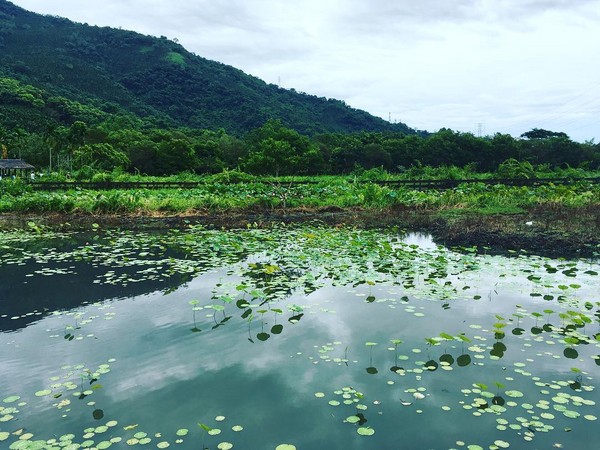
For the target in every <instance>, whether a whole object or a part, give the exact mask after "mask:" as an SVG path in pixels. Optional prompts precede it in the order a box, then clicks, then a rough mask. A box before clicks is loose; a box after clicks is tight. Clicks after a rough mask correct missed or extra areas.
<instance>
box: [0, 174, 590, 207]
mask: <svg viewBox="0 0 600 450" xmlns="http://www.w3.org/2000/svg"><path fill="white" fill-rule="evenodd" d="M247 177H248V179H246V180H244V176H243V175H242V174H240V173H237V172H233V173H231V172H224V173H223V174H217V175H213V176H209V177H205V178H204V179H203V181H204V184H199V185H198V186H197V187H195V188H191V189H130V190H108V191H94V190H81V189H76V190H75V189H73V190H70V191H67V192H40V191H33V190H32V189H31V186H30V185H27V184H26V183H23V182H21V181H19V180H16V181H14V182H13V181H12V180H5V181H2V182H1V183H0V186H1V187H2V190H0V193H1V195H0V212H47V211H54V212H63V213H70V212H80V213H132V212H137V213H151V212H162V213H188V214H190V213H194V212H196V213H197V212H199V211H206V210H211V211H219V210H221V211H222V210H229V211H235V210H247V209H257V208H258V209H261V210H264V209H267V210H270V209H282V210H284V211H285V210H286V209H290V208H310V209H316V208H323V207H338V208H369V209H399V208H400V209H406V208H409V209H415V210H430V211H431V210H437V211H448V212H449V211H458V212H461V213H464V212H468V211H477V212H482V213H487V214H490V213H515V212H523V211H525V210H528V209H532V208H536V207H543V206H546V207H556V206H560V207H567V208H582V207H591V206H595V205H599V204H600V186H599V185H590V184H589V183H586V182H580V183H575V184H571V185H553V184H550V185H545V186H537V187H512V186H505V185H486V184H483V183H471V184H466V183H463V184H460V185H459V186H458V187H456V188H454V189H447V190H441V191H439V190H428V191H419V190H415V189H409V188H404V187H394V186H381V185H378V184H376V183H373V182H371V181H369V180H364V181H361V180H360V179H358V178H357V177H331V176H330V177H313V178H312V179H311V180H312V181H313V183H310V184H290V183H286V181H285V178H284V179H268V178H267V179H260V178H253V177H251V176H247ZM115 178H117V179H118V178H119V177H118V176H116V177H115ZM96 179H98V180H102V179H104V178H100V177H96ZM196 179H198V178H196ZM231 180H234V181H236V182H234V183H231V182H230V181H231Z"/></svg>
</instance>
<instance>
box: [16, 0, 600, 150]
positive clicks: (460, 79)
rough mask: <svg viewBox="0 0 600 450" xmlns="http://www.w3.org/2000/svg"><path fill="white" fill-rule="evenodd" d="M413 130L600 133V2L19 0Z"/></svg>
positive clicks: (587, 136) (582, 137)
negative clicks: (172, 46) (152, 39)
mask: <svg viewBox="0 0 600 450" xmlns="http://www.w3.org/2000/svg"><path fill="white" fill-rule="evenodd" d="M12 2H13V3H15V4H16V5H18V6H21V7H23V8H25V9H28V10H30V11H35V12H39V13H43V14H50V15H57V16H62V17H67V18H69V19H71V20H73V21H76V22H83V23H88V24H90V25H99V26H111V27H121V28H123V29H127V30H133V31H137V32H140V33H143V34H149V35H152V36H166V37H168V38H170V39H177V40H178V41H179V43H181V44H182V45H183V46H184V47H185V48H186V49H187V50H189V51H191V52H194V53H196V54H198V55H200V56H203V57H205V58H209V59H213V60H217V61H220V62H223V63H225V64H229V65H232V66H234V67H237V68H239V69H241V70H243V71H244V72H246V73H248V74H251V75H254V76H257V77H259V78H261V79H263V80H264V81H266V82H267V83H273V84H279V85H280V86H281V87H283V88H294V89H296V90H297V91H300V92H306V93H309V94H313V95H317V96H320V97H328V98H337V99H340V100H344V101H345V102H346V103H348V104H349V105H350V106H352V107H355V108H359V109H364V110H366V111H368V112H370V113H371V114H373V115H376V116H380V117H382V118H384V119H386V120H391V121H392V122H395V121H398V122H404V123H406V124H407V125H408V126H410V127H412V128H415V129H421V130H427V131H432V132H434V131H437V130H439V129H440V128H451V129H453V130H456V131H461V132H471V133H473V134H475V135H482V136H483V135H493V134H495V133H509V134H512V135H513V136H519V135H520V134H522V133H524V132H526V131H529V130H531V129H533V128H543V129H547V130H552V131H563V132H565V133H567V134H568V135H569V136H570V137H571V138H572V139H574V140H577V141H580V142H584V141H590V140H593V139H594V140H595V142H596V143H597V142H599V141H600V45H599V44H598V43H599V42H600V25H598V24H599V23H600V0H395V1H392V0H294V1H285V0H228V1H226V0H168V1H167V0H103V1H102V2H92V1H90V0H52V1H49V0H12Z"/></svg>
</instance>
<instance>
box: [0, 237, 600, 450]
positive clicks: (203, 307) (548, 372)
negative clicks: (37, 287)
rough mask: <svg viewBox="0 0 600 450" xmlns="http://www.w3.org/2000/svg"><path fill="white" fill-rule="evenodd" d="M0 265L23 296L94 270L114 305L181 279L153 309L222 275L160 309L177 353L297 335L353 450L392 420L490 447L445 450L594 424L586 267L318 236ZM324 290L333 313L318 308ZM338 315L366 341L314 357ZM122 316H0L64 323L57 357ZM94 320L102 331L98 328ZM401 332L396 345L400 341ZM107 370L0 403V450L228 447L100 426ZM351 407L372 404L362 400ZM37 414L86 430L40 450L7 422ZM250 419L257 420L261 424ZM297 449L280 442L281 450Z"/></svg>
mask: <svg viewBox="0 0 600 450" xmlns="http://www.w3.org/2000/svg"><path fill="white" fill-rule="evenodd" d="M0 256H1V258H0V270H1V269H2V268H7V267H11V268H17V269H18V268H20V267H27V268H28V270H29V271H30V272H29V273H27V274H26V275H25V276H24V280H27V282H29V281H31V282H33V281H34V280H36V279H38V278H40V277H44V278H46V277H58V278H61V279H62V277H64V279H68V278H69V277H73V276H77V274H78V270H79V267H80V266H78V264H79V263H81V264H85V265H89V266H91V267H93V268H95V269H97V271H96V272H94V274H95V278H94V279H93V280H92V283H94V284H97V285H100V286H111V287H112V286H117V287H120V288H123V289H124V288H126V287H130V286H132V285H136V284H139V283H144V282H149V281H151V282H160V283H166V282H167V281H169V280H171V281H172V280H173V279H176V283H174V285H171V286H170V287H169V288H164V293H165V294H169V293H170V292H171V291H172V290H180V293H181V292H185V290H186V288H187V286H186V283H188V282H189V281H191V280H193V279H194V278H196V277H198V276H199V275H200V274H205V273H208V272H210V271H214V270H215V269H219V273H220V274H223V273H225V274H226V276H223V277H221V279H220V280H219V281H218V282H217V283H216V284H215V285H213V286H203V288H202V291H203V292H205V294H202V296H197V297H192V296H190V297H187V298H185V300H184V301H182V303H184V304H183V305H170V306H172V307H173V308H178V307H180V306H182V307H183V308H185V310H186V314H189V315H188V316H187V320H186V321H184V323H182V324H179V325H180V328H181V330H182V333H183V332H185V335H184V336H182V337H181V339H190V340H194V342H198V347H200V348H204V347H203V345H204V344H205V343H206V342H210V341H203V339H207V338H206V336H207V335H209V334H210V333H213V334H214V335H218V333H221V332H223V331H224V330H225V331H226V332H227V333H229V334H227V336H228V339H229V340H230V342H228V344H229V345H230V347H231V348H236V347H238V346H239V348H240V349H242V350H240V351H243V349H244V348H246V347H244V345H247V346H250V345H252V347H253V348H256V347H259V346H260V348H264V349H265V353H266V354H268V352H270V351H274V352H276V351H279V350H278V347H277V346H278V345H280V344H283V343H285V342H287V340H288V339H291V336H293V337H294V339H297V340H298V342H297V344H296V345H295V347H294V348H295V350H294V351H295V353H294V354H293V355H292V356H294V359H293V361H294V363H296V361H298V360H299V362H298V364H304V365H305V366H307V367H308V369H307V370H311V371H315V373H320V372H321V371H322V372H323V373H326V374H327V375H326V376H325V377H324V378H325V382H323V381H320V383H323V384H322V385H320V386H315V391H317V390H318V391H317V392H316V393H315V394H314V396H315V397H316V401H317V402H318V403H317V404H318V405H319V406H318V407H320V408H324V409H325V410H327V411H329V410H332V411H334V414H333V415H334V416H335V417H334V418H333V419H332V420H333V421H334V422H335V423H336V424H337V426H342V427H344V429H347V430H348V432H349V433H350V434H352V435H353V437H355V438H357V439H362V438H359V437H357V436H356V434H358V435H360V436H365V437H369V439H371V440H372V442H376V440H377V438H378V436H381V435H384V434H386V433H394V430H390V429H385V428H382V427H377V430H375V426H374V425H373V424H374V422H375V421H374V420H373V417H378V416H379V415H384V416H385V415H386V414H388V413H392V414H389V415H390V416H391V415H400V416H398V417H402V416H401V415H403V414H406V415H411V417H412V416H414V417H421V416H415V413H416V414H419V415H420V414H423V415H427V414H434V413H440V414H448V412H449V411H452V413H451V414H453V415H454V414H456V415H460V416H461V417H463V418H464V423H465V424H467V425H466V426H467V427H479V426H484V425H483V424H486V423H489V422H490V421H492V423H493V427H495V428H493V433H492V434H493V436H494V438H493V439H492V440H491V441H490V442H486V443H473V444H468V443H467V442H468V441H469V439H467V437H468V436H470V432H469V431H468V430H465V431H464V433H465V436H463V437H461V439H460V440H458V441H455V442H453V444H452V445H454V446H458V447H465V448H472V449H477V448H507V447H509V446H513V447H516V448H520V447H519V445H521V444H523V445H525V444H524V443H523V441H525V442H529V441H533V440H535V439H536V438H537V437H538V436H540V435H545V434H547V433H557V432H558V431H559V430H560V431H564V430H565V428H566V427H568V426H569V425H568V424H569V423H591V422H594V421H596V420H597V415H598V414H597V411H596V408H597V405H596V401H597V399H598V397H597V395H598V394H597V391H596V389H597V373H596V372H595V370H596V369H597V370H600V368H598V366H600V333H599V329H598V323H599V321H600V299H599V298H598V293H597V289H596V288H594V286H597V285H598V272H600V270H599V266H598V263H597V262H596V261H583V260H581V261H559V260H550V259H547V258H540V257H535V256H530V255H523V254H518V253H514V254H513V255H512V256H511V257H501V256H490V255H486V254H481V253H478V252H477V250H476V249H473V248H461V249H458V251H453V250H449V249H447V248H443V247H428V248H421V247H419V246H417V245H414V244H406V243H405V242H403V241H402V234H401V233H399V232H397V231H395V230H392V231H389V230H388V231H382V230H356V229H349V228H343V227H342V228H336V229H333V228H327V227H322V226H318V225H314V226H312V225H311V226H303V227H283V226H282V227H276V228H274V229H258V228H252V227H250V228H248V229H246V230H236V231H218V230H207V229H204V228H202V227H190V228H189V229H188V230H179V231H178V230H173V231H171V232H168V233H164V234H152V233H132V232H123V231H116V230H109V231H107V232H103V233H100V232H99V231H98V230H93V232H92V233H88V234H85V235H79V234H76V233H62V234H61V233H51V234H45V233H44V232H37V233H31V234H26V235H22V233H4V234H3V235H0ZM324 287H325V288H327V289H328V291H327V292H332V293H333V294H332V295H339V296H340V297H343V298H344V301H345V302H346V303H343V302H341V301H333V300H329V299H327V298H319V296H318V295H317V296H315V295H314V294H318V293H320V289H321V288H324ZM82 295H85V294H84V293H82ZM181 297H184V295H181ZM315 297H317V298H316V299H315ZM177 298H179V297H177ZM346 308H348V309H352V308H361V311H363V312H364V311H368V312H369V314H363V315H362V316H361V318H362V319H365V317H368V318H370V316H371V315H372V318H373V319H372V320H373V321H372V326H371V328H372V329H371V330H370V331H369V332H368V333H365V334H364V335H363V334H359V333H358V332H357V331H356V330H354V329H352V328H351V327H349V328H350V330H351V332H349V333H348V334H347V335H344V336H343V337H342V336H336V333H335V330H336V328H335V327H332V328H331V329H332V330H333V331H331V334H330V335H324V336H322V340H320V341H316V342H317V343H315V342H314V341H313V340H310V339H308V334H306V335H303V334H302V330H304V329H307V330H309V331H307V333H310V332H311V331H310V330H313V331H314V330H315V329H316V328H317V327H316V326H315V318H319V319H323V321H324V322H327V320H326V319H328V318H331V319H332V322H335V318H336V315H337V314H338V313H336V311H338V312H339V313H340V314H339V315H342V314H341V312H342V311H343V310H345V309H346ZM118 311H119V310H118V309H117V308H114V307H113V304H112V303H111V302H110V301H108V302H105V301H96V302H94V303H91V304H90V303H88V304H86V305H85V307H82V308H79V309H75V310H71V311H69V310H66V311H63V310H60V308H57V310H56V311H54V312H52V313H49V312H48V311H43V312H42V311H38V310H36V311H28V312H26V313H23V314H19V315H15V316H12V317H11V316H9V315H8V314H5V313H3V311H1V310H0V320H7V321H11V319H12V320H14V321H18V320H21V319H25V318H27V319H28V320H29V319H31V320H42V319H43V318H45V317H47V316H48V315H50V316H51V318H53V319H56V320H57V321H58V320H60V324H61V327H60V328H59V327H55V328H54V329H50V330H49V336H50V337H51V338H52V339H53V341H52V342H53V343H54V344H55V345H60V346H64V348H65V349H68V348H72V347H73V346H77V345H83V342H80V343H78V341H84V340H89V342H91V343H93V342H95V340H96V339H98V340H101V339H102V333H109V332H114V331H115V328H110V327H111V322H110V321H111V320H113V318H115V317H116V315H117V314H118ZM388 317H393V318H395V322H394V323H395V325H394V328H393V329H379V328H378V327H379V323H378V319H380V320H382V322H383V319H386V318H388ZM100 319H102V323H103V324H105V325H107V327H105V328H103V327H99V326H98V325H99V320H100ZM104 320H108V321H109V322H104ZM113 322H115V321H113ZM56 323H59V322H56ZM414 324H417V325H416V326H415V327H414V329H411V330H412V331H409V328H410V327H409V326H408V325H410V326H413V325H414ZM190 330H191V332H190ZM290 330H294V331H293V332H290ZM415 330H416V331H415ZM299 336H300V337H299ZM236 337H237V338H239V341H236V340H235V338H236ZM304 339H306V341H307V342H310V343H306V342H304V341H303V340H304ZM248 341H249V342H250V343H249V342H248ZM86 342H87V341H86ZM69 346H71V347H69ZM61 348H62V347H61ZM285 356H286V357H289V355H287V354H286V355H285ZM296 356H302V358H296ZM181 357H182V358H187V357H188V356H187V355H182V356H181ZM90 358H91V359H92V360H93V355H92V356H90ZM115 362H116V361H114V360H109V361H106V362H104V361H102V362H98V361H96V362H94V364H85V365H83V364H80V365H63V366H62V370H61V372H60V374H58V375H55V376H52V377H51V378H50V379H48V380H42V382H43V384H41V387H40V388H39V390H36V391H35V392H7V393H3V394H2V395H3V396H4V398H3V399H2V401H1V402H0V442H2V443H5V444H7V445H8V446H9V448H10V450H15V449H17V450H19V449H37V448H39V449H52V450H54V449H64V448H66V449H68V450H71V449H76V448H90V449H94V448H95V449H107V448H127V447H128V446H131V447H137V446H140V448H142V447H143V446H146V445H151V446H152V447H156V448H168V447H171V446H176V444H184V443H189V445H192V444H191V443H192V441H193V442H194V445H195V443H196V442H197V443H198V445H205V446H209V447H210V448H217V449H221V450H223V449H225V450H226V449H231V448H234V445H235V444H236V436H237V435H236V433H239V432H241V431H242V430H243V429H244V428H243V427H242V426H241V425H238V424H235V423H231V424H230V425H227V426H224V425H225V423H227V422H228V419H226V417H225V416H216V417H215V418H214V419H211V420H209V421H206V422H205V421H200V422H197V420H198V419H196V418H187V417H186V418H182V420H181V427H177V428H176V429H173V430H168V431H166V432H163V431H157V430H148V429H147V428H145V429H143V430H142V428H143V427H141V426H139V425H138V424H137V423H135V422H137V421H136V419H135V414H134V413H132V414H131V419H132V420H131V421H128V422H127V425H122V424H121V423H119V422H121V420H119V422H118V421H117V420H115V419H113V418H112V417H109V416H110V413H108V412H107V417H105V412H104V410H103V409H102V408H101V407H100V405H99V404H97V402H96V401H94V399H96V400H98V399H97V396H96V395H95V394H96V393H97V392H101V389H102V388H103V386H104V385H105V383H106V382H108V381H111V380H112V379H113V378H112V377H113V376H114V377H115V379H118V377H119V365H118V364H114V363H115ZM323 363H328V364H323ZM113 365H114V367H113ZM298 367H302V366H301V365H300V366H298ZM0 371H1V369H0ZM57 372H58V371H55V372H54V373H57ZM0 373H1V372H0ZM109 373H110V374H111V376H110V377H106V378H105V376H107V375H108V374H109ZM330 375H331V379H330V377H329V376H330ZM337 376H340V377H346V378H351V379H353V380H359V381H360V383H361V384H360V389H359V388H358V386H359V384H349V383H348V384H344V386H345V387H343V388H341V389H335V388H332V386H331V385H329V384H327V382H331V383H333V382H339V380H337V381H336V377H337ZM307 378H308V379H310V378H311V377H307ZM317 378H318V377H317ZM457 380H458V382H457ZM344 383H346V381H344ZM340 385H342V384H341V383H340V384H337V386H340ZM457 385H458V388H457V387H456V386H457ZM351 386H355V387H351ZM446 386H448V387H446ZM451 386H454V387H451ZM325 392H332V394H325ZM363 392H368V393H369V398H377V399H380V400H381V401H380V400H375V401H371V402H367V401H366V395H365V394H364V393H363ZM372 392H373V393H375V394H372ZM297 395H300V393H298V394H297ZM380 395H381V396H380ZM313 400H315V399H313ZM240 401H243V399H241V400H240ZM98 402H99V400H98ZM42 403H43V404H47V406H48V408H50V409H52V411H53V412H55V413H56V411H58V414H59V415H60V417H61V418H62V419H65V420H66V419H71V418H72V417H74V416H76V415H77V414H76V413H79V412H81V411H82V410H83V411H85V412H86V414H87V417H88V419H89V418H90V417H91V420H94V421H95V422H96V426H94V427H89V426H86V427H85V428H84V427H81V428H82V430H77V432H75V430H73V431H74V432H73V434H71V433H69V434H64V435H62V436H54V437H51V438H48V437H49V436H50V434H49V433H46V432H45V431H42V432H44V433H46V435H45V436H44V439H42V438H40V439H38V436H37V435H36V432H34V431H33V430H31V431H30V430H29V429H28V428H27V427H26V426H25V425H21V420H20V419H21V418H25V417H26V415H25V414H23V412H24V411H29V408H31V407H32V406H33V405H36V404H42ZM75 408H78V409H75ZM254 408H258V409H260V405H258V406H256V405H253V409H254ZM260 413H261V414H264V415H265V416H268V411H264V412H263V411H260ZM371 414H372V415H373V417H372V416H371ZM367 416H368V418H369V419H368V420H367ZM109 419H110V420H109ZM196 422H197V426H196V425H195V423H196ZM129 423H131V424H129ZM140 423H142V422H141V421H140ZM19 427H23V428H19ZM40 433H41V432H40ZM282 442H285V441H283V440H282ZM288 442H289V441H288ZM186 445H187V444H186ZM295 445H298V444H286V443H282V444H278V447H277V448H278V449H280V450H281V449H291V448H294V447H295ZM480 445H481V446H480ZM299 447H300V445H299Z"/></svg>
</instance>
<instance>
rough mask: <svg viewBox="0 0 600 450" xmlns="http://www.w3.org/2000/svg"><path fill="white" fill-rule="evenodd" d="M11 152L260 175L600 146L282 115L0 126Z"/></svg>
mask: <svg viewBox="0 0 600 450" xmlns="http://www.w3.org/2000/svg"><path fill="white" fill-rule="evenodd" d="M0 143H2V144H5V145H6V146H7V148H8V153H9V157H11V158H19V157H20V158H22V159H25V160H26V161H27V162H29V163H31V164H33V165H34V166H36V168H37V169H38V170H39V171H43V170H46V169H47V168H49V167H50V166H52V168H53V170H64V171H72V172H76V171H77V172H81V173H94V172H97V171H112V170H115V169H120V170H123V171H127V172H130V173H140V174H146V175H171V174H177V173H181V172H193V173H218V172H221V171H223V170H225V169H239V170H242V171H244V172H247V173H251V174H257V175H262V174H264V175H276V176H278V175H319V174H344V173H350V172H353V171H356V170H357V169H359V170H360V169H373V168H382V169H384V170H386V171H388V172H392V173H394V172H402V171H404V170H406V169H407V168H410V167H414V166H419V165H423V166H432V167H439V166H459V167H463V166H466V165H471V166H472V167H473V169H475V170H478V171H482V172H483V171H494V170H497V168H498V166H499V165H500V164H501V163H502V162H504V161H506V160H509V159H514V160H517V161H523V162H528V163H530V164H533V165H536V164H545V165H548V166H549V167H552V168H559V167H562V168H564V167H583V168H587V169H592V170H596V169H599V168H600V145H598V144H594V143H593V142H586V143H578V142H574V141H572V140H571V139H570V138H569V137H568V136H567V135H566V134H564V133H557V132H552V131H547V130H539V129H534V130H531V131H530V132H527V133H524V134H523V135H522V136H521V137H519V138H514V137H512V136H510V135H508V134H500V133H498V134H495V135H493V136H486V137H476V136H474V135H473V134H471V133H462V132H457V131H453V130H450V129H441V130H440V131H438V132H436V133H432V134H429V135H427V136H420V135H414V134H413V135H407V134H403V133H399V132H361V133H351V134H346V133H329V134H319V135H315V136H312V137H309V136H306V135H302V134H300V133H298V132H297V131H295V130H292V129H290V128H287V127H286V126H284V125H283V124H282V122H281V121H278V120H273V119H271V120H268V121H267V122H266V123H265V124H263V125H262V126H261V127H259V128H256V129H254V130H252V131H250V132H248V133H247V134H246V135H245V136H242V137H236V136H233V135H230V134H228V133H227V132H225V130H218V131H211V130H198V129H188V128H177V129H162V128H147V129H141V128H140V127H139V124H137V123H132V122H131V121H129V120H127V117H125V118H121V119H119V117H110V118H108V119H107V120H105V121H104V122H102V123H100V124H99V125H94V126H90V125H87V124H86V123H85V122H83V121H79V120H78V121H75V122H73V123H72V124H71V125H69V126H56V127H53V128H51V129H47V130H45V131H26V130H24V129H20V128H15V129H8V128H6V127H1V126H0Z"/></svg>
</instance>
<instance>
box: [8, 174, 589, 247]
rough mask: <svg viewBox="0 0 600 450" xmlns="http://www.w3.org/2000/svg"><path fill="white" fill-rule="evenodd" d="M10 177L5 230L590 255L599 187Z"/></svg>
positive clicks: (341, 181) (339, 179)
mask: <svg viewBox="0 0 600 450" xmlns="http://www.w3.org/2000/svg"><path fill="white" fill-rule="evenodd" d="M238 181H240V180H238ZM9 183H10V182H9ZM9 183H6V182H3V187H2V191H1V193H0V228H4V229H8V228H16V227H28V226H29V227H31V228H33V229H35V227H38V226H52V227H61V226H69V227H78V228H86V227H89V226H90V225H91V224H93V223H98V224H101V225H103V226H116V227H126V228H165V227H179V226H186V225H187V224H190V223H201V224H204V225H207V226H218V227H221V226H223V227H245V226H248V225H251V224H252V225H254V224H259V225H267V224H270V223H278V222H285V223H292V222H305V221H312V220H318V221H321V222H324V223H328V224H331V225H342V224H345V225H353V226H354V225H355V226H366V227H375V226H389V225H392V226H399V227H402V228H404V229H411V230H425V231H429V232H432V233H433V234H434V235H435V236H436V237H437V238H438V240H439V241H441V242H444V243H448V244H450V245H454V244H456V245H479V246H492V247H497V248H502V249H510V248H516V249H521V248H524V249H530V250H533V251H535V252H537V253H545V254H552V255H559V256H564V255H586V256H593V255H594V253H597V252H598V251H599V250H600V247H599V244H600V241H599V239H598V236H600V186H597V185H590V184H584V183H581V184H572V185H546V186H538V187H511V186H504V185H485V184H479V183H476V184H463V185H459V186H458V187H457V188H454V189H448V190H440V191H436V190H429V191H418V190H411V189H406V188H394V187H388V186H380V185H377V184H374V183H371V182H369V181H368V180H364V181H360V182H357V180H348V179H344V178H341V177H338V178H334V177H327V178H323V179H321V180H319V182H318V183H316V184H309V185H294V186H290V185H289V184H286V183H284V182H281V181H277V182H274V181H269V182H265V181H261V182H258V181H256V180H248V181H243V182H237V183H235V184H228V183H225V182H216V181H215V182H213V183H209V184H205V185H202V186H200V187H198V188H194V189H187V190H183V189H168V190H166V189H165V190H149V189H137V190H118V191H117V190H115V191H91V190H71V191H65V192H39V191H32V190H31V189H30V188H28V187H27V186H24V185H19V184H18V183H15V184H14V185H11V184H9ZM32 224H33V225H32ZM65 224H66V225H65Z"/></svg>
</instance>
